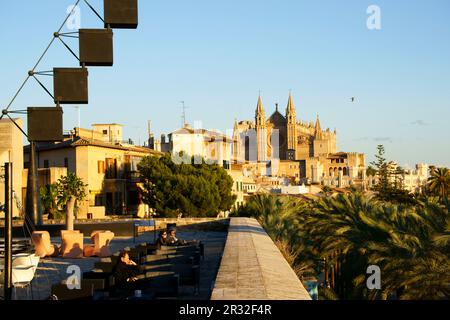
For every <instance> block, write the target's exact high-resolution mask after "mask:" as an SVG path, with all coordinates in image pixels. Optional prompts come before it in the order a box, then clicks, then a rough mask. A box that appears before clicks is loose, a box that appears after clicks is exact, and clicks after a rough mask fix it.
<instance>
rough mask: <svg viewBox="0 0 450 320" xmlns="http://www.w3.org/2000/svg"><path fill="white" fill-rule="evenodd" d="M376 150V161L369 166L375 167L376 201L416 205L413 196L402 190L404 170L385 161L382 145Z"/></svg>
mask: <svg viewBox="0 0 450 320" xmlns="http://www.w3.org/2000/svg"><path fill="white" fill-rule="evenodd" d="M377 150H378V153H377V154H376V155H375V158H376V161H373V162H372V163H371V164H372V165H373V166H374V167H375V168H374V170H375V171H376V176H377V178H378V182H377V184H376V185H375V187H374V188H373V189H374V191H376V192H377V197H378V199H380V200H383V201H390V202H396V203H404V204H409V205H414V204H416V200H415V199H414V196H413V195H412V194H410V193H409V191H407V190H405V188H404V185H403V175H404V173H405V171H404V169H403V168H401V167H399V166H397V165H395V163H393V162H392V161H391V162H387V161H386V158H385V157H384V155H385V149H384V146H383V145H379V146H378V147H377Z"/></svg>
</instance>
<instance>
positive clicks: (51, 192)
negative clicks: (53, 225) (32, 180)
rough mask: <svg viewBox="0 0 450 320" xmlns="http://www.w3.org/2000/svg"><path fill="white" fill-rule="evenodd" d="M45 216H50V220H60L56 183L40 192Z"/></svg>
mask: <svg viewBox="0 0 450 320" xmlns="http://www.w3.org/2000/svg"><path fill="white" fill-rule="evenodd" d="M39 193H40V197H41V203H42V208H43V210H44V214H48V217H49V219H59V218H60V211H59V209H58V185H57V184H56V183H52V184H48V185H46V186H42V187H41V188H40V190H39Z"/></svg>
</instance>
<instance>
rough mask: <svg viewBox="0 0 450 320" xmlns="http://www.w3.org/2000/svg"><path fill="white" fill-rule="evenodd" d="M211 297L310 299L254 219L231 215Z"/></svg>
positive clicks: (216, 298) (233, 298) (230, 298)
mask: <svg viewBox="0 0 450 320" xmlns="http://www.w3.org/2000/svg"><path fill="white" fill-rule="evenodd" d="M211 298H212V300H311V297H310V296H309V294H308V292H307V291H306V289H305V288H304V287H303V284H302V283H301V281H300V280H299V279H298V277H297V275H296V274H295V272H294V271H293V270H292V268H291V266H290V265H289V263H288V262H287V261H286V259H285V258H284V257H283V255H282V254H281V252H280V251H279V250H278V248H277V246H276V245H275V244H274V243H273V241H272V239H271V238H270V237H269V236H268V235H267V233H266V232H265V230H264V229H263V228H262V227H261V226H260V225H259V223H258V222H257V221H256V220H255V219H248V218H233V219H231V222H230V227H229V230H228V238H227V242H226V246H225V250H224V254H223V257H222V262H221V264H220V268H219V274H218V276H217V279H216V284H215V287H214V291H213V294H212V297H211Z"/></svg>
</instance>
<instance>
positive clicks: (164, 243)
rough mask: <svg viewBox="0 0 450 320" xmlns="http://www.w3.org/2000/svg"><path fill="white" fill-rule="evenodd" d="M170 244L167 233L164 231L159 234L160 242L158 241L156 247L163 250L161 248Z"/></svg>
mask: <svg viewBox="0 0 450 320" xmlns="http://www.w3.org/2000/svg"><path fill="white" fill-rule="evenodd" d="M168 244H169V241H168V238H167V231H166V230H162V231H160V232H159V237H158V240H157V241H156V245H157V246H158V248H161V246H167V245H168Z"/></svg>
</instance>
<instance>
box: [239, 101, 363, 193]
mask: <svg viewBox="0 0 450 320" xmlns="http://www.w3.org/2000/svg"><path fill="white" fill-rule="evenodd" d="M336 136H337V132H336V130H333V131H331V130H330V129H326V130H322V127H321V124H320V119H319V116H317V120H316V121H315V122H304V121H298V120H297V113H296V109H295V105H294V101H293V98H292V95H289V99H288V103H287V107H286V112H285V114H284V115H283V114H281V113H280V112H279V110H278V105H277V106H276V110H275V112H274V113H273V114H272V115H271V116H270V117H269V118H266V114H265V110H264V105H263V101H262V98H261V96H260V97H259V98H258V103H257V107H256V112H255V121H240V122H238V121H236V122H235V124H234V136H233V138H234V147H233V157H234V159H235V160H237V161H239V162H241V163H266V164H269V165H270V162H272V161H273V160H274V159H277V160H279V161H281V162H297V163H299V166H300V175H301V177H302V178H304V179H307V180H310V181H311V182H316V183H319V182H320V183H324V184H330V185H342V184H345V181H344V180H346V181H347V183H349V184H351V183H355V182H356V181H357V180H363V179H364V170H365V157H364V154H357V153H345V152H337V148H336ZM338 180H339V181H338ZM343 181H344V182H343Z"/></svg>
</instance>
